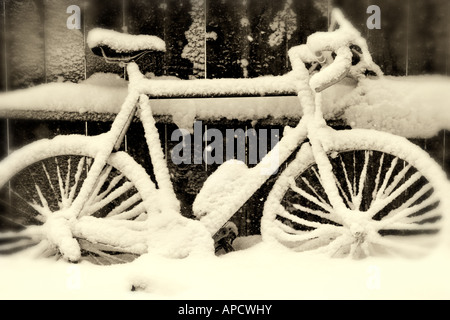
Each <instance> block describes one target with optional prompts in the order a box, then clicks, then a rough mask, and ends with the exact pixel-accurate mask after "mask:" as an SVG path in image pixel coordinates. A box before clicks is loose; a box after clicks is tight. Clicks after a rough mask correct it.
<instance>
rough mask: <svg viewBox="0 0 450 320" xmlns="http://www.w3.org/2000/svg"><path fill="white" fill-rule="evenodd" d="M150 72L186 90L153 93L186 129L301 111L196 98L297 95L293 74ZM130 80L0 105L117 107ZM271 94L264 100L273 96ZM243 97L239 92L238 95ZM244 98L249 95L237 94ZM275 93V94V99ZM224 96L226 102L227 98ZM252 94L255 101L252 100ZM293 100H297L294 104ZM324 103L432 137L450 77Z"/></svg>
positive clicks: (336, 112)
mask: <svg viewBox="0 0 450 320" xmlns="http://www.w3.org/2000/svg"><path fill="white" fill-rule="evenodd" d="M162 79H165V78H161V79H159V78H153V79H146V80H144V81H143V82H142V84H140V85H142V87H141V89H143V90H144V91H146V93H148V94H149V95H151V96H152V97H177V98H179V97H184V98H186V99H173V100H170V102H167V101H164V99H161V100H158V99H156V100H153V102H152V109H153V112H154V114H155V115H171V116H173V118H174V121H175V123H177V125H178V126H179V127H180V128H184V129H190V128H191V126H192V123H193V122H194V119H195V118H198V119H220V118H228V119H240V120H258V119H263V118H267V117H270V116H272V117H274V118H280V117H283V116H286V117H299V116H301V115H302V110H301V107H300V106H299V104H298V101H297V100H296V99H295V97H288V99H289V100H286V101H289V103H287V104H280V103H278V104H273V105H272V103H271V102H267V103H261V102H257V103H256V104H255V103H254V104H252V105H246V103H245V100H242V103H240V102H238V103H237V104H236V103H234V104H233V105H231V104H227V103H226V100H222V99H219V98H217V99H207V100H205V101H206V103H199V101H200V100H201V99H200V100H196V101H195V100H192V99H190V98H189V97H196V96H208V95H216V96H227V95H231V96H233V95H235V96H236V95H237V96H245V95H253V96H254V95H257V96H259V95H264V93H272V94H280V95H292V94H293V93H294V88H295V86H294V84H293V80H294V79H293V78H292V75H291V74H287V75H284V76H278V77H274V76H267V77H261V78H256V80H255V79H252V80H249V79H220V80H173V79H169V80H162ZM127 86H128V82H126V81H125V80H123V79H121V78H120V77H119V76H118V75H114V74H102V73H100V74H94V75H93V76H91V77H90V78H89V79H87V80H85V81H83V82H81V83H78V84H75V83H49V84H44V85H39V86H36V87H32V88H28V89H23V90H17V91H12V92H8V93H4V94H0V111H3V112H11V113H13V112H14V110H22V111H24V110H32V111H41V110H45V111H49V110H50V111H57V112H58V111H67V112H80V113H85V112H96V113H117V112H118V111H119V109H120V106H121V104H122V103H123V101H124V100H125V97H126V95H127ZM270 98H272V97H266V98H264V99H265V100H264V99H263V100H260V101H269V100H270ZM236 99H238V98H236ZM239 99H245V98H239ZM275 100H276V99H273V100H272V101H275ZM224 101H225V103H224ZM249 101H250V100H249ZM291 101H292V104H291V103H290V102H291ZM323 108H324V114H325V117H326V118H328V119H333V118H342V119H344V120H345V121H346V122H347V124H349V125H350V126H352V127H353V128H363V129H377V130H381V131H386V132H390V133H394V134H397V135H401V136H404V137H407V138H428V137H432V136H434V135H435V134H437V133H438V132H439V131H440V130H443V129H448V130H450V78H449V77H444V76H437V75H423V76H409V77H391V76H385V77H382V78H380V79H364V80H361V81H360V82H359V83H358V84H356V83H354V82H352V81H351V80H348V81H344V82H343V83H340V84H337V85H335V86H333V87H331V88H329V89H327V90H325V92H324V101H323Z"/></svg>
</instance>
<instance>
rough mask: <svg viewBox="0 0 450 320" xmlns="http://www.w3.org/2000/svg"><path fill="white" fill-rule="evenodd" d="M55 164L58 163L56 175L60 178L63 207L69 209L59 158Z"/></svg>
mask: <svg viewBox="0 0 450 320" xmlns="http://www.w3.org/2000/svg"><path fill="white" fill-rule="evenodd" d="M55 163H56V174H57V176H58V184H59V192H60V194H61V203H62V207H63V208H68V207H69V204H68V199H67V196H66V193H65V187H64V182H63V179H62V176H61V169H60V167H59V161H58V158H55Z"/></svg>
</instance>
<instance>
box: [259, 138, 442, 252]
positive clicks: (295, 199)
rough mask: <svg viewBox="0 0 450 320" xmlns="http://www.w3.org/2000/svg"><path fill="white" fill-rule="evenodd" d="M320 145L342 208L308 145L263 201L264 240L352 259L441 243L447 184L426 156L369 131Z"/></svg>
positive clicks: (400, 140) (404, 142) (405, 143)
mask: <svg viewBox="0 0 450 320" xmlns="http://www.w3.org/2000/svg"><path fill="white" fill-rule="evenodd" d="M325 148H326V151H327V154H328V159H329V161H330V163H331V166H332V168H333V174H334V181H333V182H332V183H334V184H335V185H336V187H337V189H338V190H339V198H340V199H339V201H340V203H343V204H344V206H343V208H345V209H344V210H342V209H340V211H339V212H338V211H337V209H335V208H333V206H332V205H331V202H330V199H329V197H328V195H327V194H326V192H325V188H324V181H323V180H322V178H321V175H320V172H319V168H318V165H317V164H316V163H315V160H314V156H313V153H312V150H311V147H310V145H309V144H305V145H304V146H303V147H302V149H301V150H300V152H299V153H298V154H297V157H296V159H295V160H294V161H293V162H292V163H291V164H290V165H289V166H288V168H287V169H286V170H285V171H284V172H283V173H282V175H281V176H280V178H279V179H278V180H277V182H276V183H275V185H274V188H273V189H272V191H271V193H270V195H269V197H268V199H267V201H266V204H265V208H264V214H263V218H262V221H261V232H262V236H263V239H264V240H265V241H275V242H277V243H280V244H282V245H284V246H286V247H288V248H291V249H293V250H295V251H308V250H317V251H319V252H325V253H327V254H328V255H330V256H333V257H345V256H352V257H354V258H360V257H365V256H369V255H385V254H388V255H389V254H393V255H401V256H421V255H423V254H425V253H427V252H429V249H430V247H432V246H433V245H436V244H438V243H440V241H441V240H442V239H441V238H440V235H441V234H442V233H443V232H441V231H442V229H443V226H444V224H443V217H444V214H445V211H446V210H447V209H446V208H447V205H445V204H444V201H445V200H446V199H445V192H446V190H447V188H448V181H447V178H446V176H445V173H444V172H443V171H442V169H441V168H440V166H439V165H437V164H436V163H435V162H434V161H433V160H432V159H431V158H430V157H429V155H428V154H427V153H426V152H425V151H423V150H422V149H420V148H419V147H417V146H415V145H413V144H412V143H410V142H409V141H407V140H406V139H404V138H402V137H397V136H393V135H391V134H387V133H382V132H374V131H368V130H351V131H338V132H335V133H334V134H333V137H332V139H330V141H329V142H328V143H325ZM334 200H335V199H334ZM333 203H336V202H333Z"/></svg>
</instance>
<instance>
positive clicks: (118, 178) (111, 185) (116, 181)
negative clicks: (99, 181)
mask: <svg viewBox="0 0 450 320" xmlns="http://www.w3.org/2000/svg"><path fill="white" fill-rule="evenodd" d="M123 178H124V175H123V174H121V175H118V176H116V177H114V178H113V179H112V180H111V182H110V183H109V185H108V187H107V188H106V190H105V191H103V192H102V193H101V194H99V195H98V196H97V197H96V198H95V200H94V202H98V201H100V200H102V199H103V198H104V197H106V196H107V195H108V194H109V193H110V192H111V190H113V189H114V188H115V187H116V186H117V185H118V184H119V182H120V181H121V180H122V179H123Z"/></svg>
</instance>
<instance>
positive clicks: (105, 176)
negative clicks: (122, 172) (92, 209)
mask: <svg viewBox="0 0 450 320" xmlns="http://www.w3.org/2000/svg"><path fill="white" fill-rule="evenodd" d="M111 170H112V166H106V168H104V169H103V170H102V172H101V174H100V176H99V177H98V178H97V182H96V184H95V187H94V189H93V191H92V194H91V196H90V198H89V200H88V201H87V203H88V204H91V203H95V202H98V201H97V195H98V193H99V192H100V190H101V188H102V187H103V185H104V184H105V182H106V180H107V179H108V177H109V174H110V173H111Z"/></svg>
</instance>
